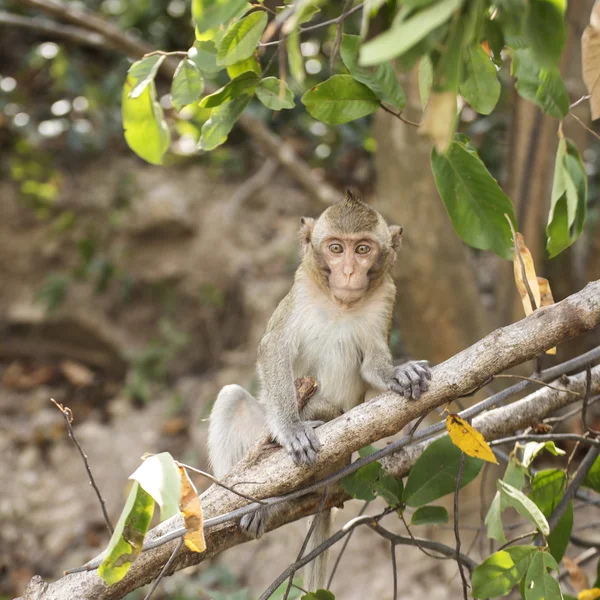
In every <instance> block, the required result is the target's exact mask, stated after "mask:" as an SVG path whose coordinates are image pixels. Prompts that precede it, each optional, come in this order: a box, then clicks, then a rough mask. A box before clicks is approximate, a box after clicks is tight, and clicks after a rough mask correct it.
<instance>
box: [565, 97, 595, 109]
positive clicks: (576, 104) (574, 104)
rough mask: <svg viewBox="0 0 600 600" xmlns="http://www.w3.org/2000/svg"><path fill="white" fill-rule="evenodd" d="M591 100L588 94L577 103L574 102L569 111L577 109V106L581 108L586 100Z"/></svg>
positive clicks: (576, 101)
mask: <svg viewBox="0 0 600 600" xmlns="http://www.w3.org/2000/svg"><path fill="white" fill-rule="evenodd" d="M589 99H590V95H589V94H586V95H585V96H581V98H579V100H575V102H573V104H571V105H570V106H569V109H571V108H575V107H576V106H579V105H580V104H581V103H582V102H585V101H586V100H589Z"/></svg>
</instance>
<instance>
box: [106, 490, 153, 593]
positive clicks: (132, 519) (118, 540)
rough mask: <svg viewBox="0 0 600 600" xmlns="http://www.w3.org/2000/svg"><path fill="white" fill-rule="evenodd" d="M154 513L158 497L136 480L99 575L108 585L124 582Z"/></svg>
mask: <svg viewBox="0 0 600 600" xmlns="http://www.w3.org/2000/svg"><path fill="white" fill-rule="evenodd" d="M153 512H154V500H153V499H152V496H150V494H148V493H147V492H145V491H144V490H143V489H142V487H141V486H140V484H139V483H138V482H137V481H135V482H134V483H133V486H132V487H131V490H130V491H129V496H127V501H126V502H125V507H124V508H123V512H121V516H120V517H119V521H118V522H117V525H116V527H115V531H114V533H113V534H112V537H111V538H110V542H109V543H108V548H107V549H106V558H105V559H104V560H103V561H102V564H101V565H100V567H98V575H99V576H100V577H101V578H102V579H103V580H104V582H105V583H107V584H108V585H113V584H114V583H117V582H118V581H121V579H123V577H125V574H126V573H127V571H128V570H129V567H130V566H131V563H132V562H133V561H134V560H135V559H136V558H137V557H138V556H139V554H140V552H141V551H142V546H143V544H144V537H145V535H146V532H147V531H148V526H149V525H150V520H151V519H152V514H153Z"/></svg>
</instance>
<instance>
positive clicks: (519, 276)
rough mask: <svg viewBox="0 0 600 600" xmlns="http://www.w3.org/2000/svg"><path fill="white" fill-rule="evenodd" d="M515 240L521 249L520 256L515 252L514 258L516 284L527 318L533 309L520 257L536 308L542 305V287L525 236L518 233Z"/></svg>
mask: <svg viewBox="0 0 600 600" xmlns="http://www.w3.org/2000/svg"><path fill="white" fill-rule="evenodd" d="M515 238H516V239H515V242H516V245H517V248H518V249H519V254H517V252H516V251H515V253H514V258H513V266H514V271H515V283H516V284H517V290H519V294H520V295H521V302H522V303H523V308H524V309H525V316H528V315H530V314H531V313H532V312H533V307H532V306H531V300H530V299H529V294H528V293H527V287H526V286H525V281H524V280H523V267H522V266H521V261H520V260H519V255H520V256H521V258H522V259H523V264H524V265H525V277H526V279H527V283H529V287H530V288H531V292H532V293H533V298H534V300H535V304H536V308H539V307H540V305H541V295H540V287H539V284H538V280H537V276H536V274H535V266H534V264H533V257H532V256H531V252H529V248H527V246H526V245H525V240H524V239H523V236H522V235H521V234H520V233H516V234H515Z"/></svg>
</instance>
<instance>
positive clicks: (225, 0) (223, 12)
mask: <svg viewBox="0 0 600 600" xmlns="http://www.w3.org/2000/svg"><path fill="white" fill-rule="evenodd" d="M246 4H247V0H192V16H193V18H194V21H195V23H196V29H197V30H198V31H200V32H202V31H207V30H210V29H214V28H216V27H220V26H221V25H226V24H227V23H228V21H229V20H230V19H232V18H233V17H234V16H235V15H237V14H238V13H239V12H240V11H241V10H242V9H243V8H244V6H246Z"/></svg>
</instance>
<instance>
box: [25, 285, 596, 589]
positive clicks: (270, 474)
mask: <svg viewBox="0 0 600 600" xmlns="http://www.w3.org/2000/svg"><path fill="white" fill-rule="evenodd" d="M599 323H600V281H597V282H593V283H590V284H588V285H587V286H586V287H585V288H584V289H583V290H582V291H580V292H578V293H576V294H573V295H572V296H569V297H568V298H566V299H565V300H563V301H562V302H559V303H558V304H555V305H553V306H549V307H547V308H542V309H539V310H537V311H535V312H534V313H533V314H531V315H530V316H529V317H527V318H525V319H523V320H522V321H519V322H517V323H514V324H512V325H509V326H507V327H504V328H502V329H498V330H496V331H494V332H492V333H491V334H489V335H488V336H486V337H485V338H484V339H483V340H481V341H479V342H477V343H476V344H474V345H473V346H471V347H470V348H467V349H466V350H464V351H462V352H460V353H459V354H457V355H455V356H453V357H452V358H450V359H449V360H447V361H445V362H444V363H442V364H440V365H438V366H436V367H434V369H433V378H432V381H431V386H430V389H429V390H428V391H427V392H426V393H425V394H424V395H423V396H422V398H421V400H419V401H418V402H407V401H405V400H404V399H402V398H401V397H400V396H398V395H396V394H394V393H391V392H389V393H385V394H382V395H380V396H378V397H376V398H374V399H373V400H371V401H370V402H367V403H364V404H361V405H360V406H357V407H356V408H354V409H352V410H351V411H349V412H348V413H346V414H345V415H343V416H342V417H340V418H338V419H335V420H333V421H330V422H329V423H326V424H325V425H323V426H322V427H320V428H319V429H318V430H317V434H318V436H319V439H320V441H321V443H322V449H321V452H320V454H319V461H318V463H317V464H316V465H315V466H313V467H307V466H296V465H294V463H293V461H292V459H291V457H290V456H288V455H287V454H286V453H285V451H283V450H282V449H279V448H276V447H274V446H270V447H266V448H264V450H263V452H262V453H260V454H257V453H254V454H252V453H251V455H249V456H248V457H247V458H246V459H244V460H242V461H241V462H240V463H239V464H238V465H237V466H236V467H235V468H234V469H233V470H232V472H231V473H230V474H229V475H228V477H227V478H226V482H227V484H228V485H230V486H232V485H236V487H237V485H239V486H242V485H243V486H244V492H245V493H246V494H247V495H251V496H255V497H257V498H268V497H271V496H276V495H281V494H283V493H285V492H287V491H289V490H292V489H298V488H301V487H303V486H307V484H308V482H309V481H310V480H311V479H314V478H315V476H317V477H318V476H319V475H322V474H323V473H324V472H326V470H327V467H328V465H331V464H333V463H335V462H338V461H341V460H342V459H345V458H346V457H347V456H349V455H350V454H351V453H352V452H354V451H356V450H358V449H360V448H362V447H363V446H366V445H367V444H370V443H372V442H374V441H377V440H379V439H381V438H383V437H387V436H389V435H392V434H394V433H396V432H397V431H399V430H400V429H402V428H403V427H405V426H406V425H407V424H408V423H410V422H411V421H412V420H413V419H415V418H417V417H419V416H420V415H421V414H424V413H428V412H430V411H431V410H433V409H435V408H437V407H438V406H442V405H444V404H447V403H448V402H450V401H452V399H454V398H456V397H458V396H460V395H461V394H464V393H466V392H468V391H469V390H471V389H473V388H475V387H477V386H478V385H481V384H482V383H483V382H485V381H486V380H488V379H489V378H490V377H491V376H492V375H495V374H497V373H499V372H502V371H504V370H506V369H508V368H510V367H513V366H515V365H517V364H521V363H523V362H525V361H527V360H531V359H532V358H535V357H536V356H537V355H538V354H540V353H541V352H544V351H545V350H546V349H548V348H551V347H553V346H556V345H558V344H560V343H561V342H563V341H565V340H566V339H569V338H571V337H574V336H576V335H579V334H582V333H584V332H586V331H589V330H591V329H593V328H595V327H597V326H598V324H599ZM524 383H527V384H528V385H531V384H529V382H524ZM519 385H520V384H519ZM557 385H561V383H560V382H557ZM564 387H565V388H568V389H570V390H571V391H578V392H581V393H583V392H584V391H585V373H584V374H581V375H579V376H574V377H571V378H569V380H568V383H567V384H566V385H564ZM591 387H592V389H591V392H592V393H597V392H598V390H600V367H595V368H594V369H592V380H591ZM574 401H575V400H574V398H573V395H572V394H568V393H565V392H563V391H558V390H553V389H549V388H543V389H540V390H538V391H536V392H534V393H533V394H531V395H530V396H528V397H526V398H524V399H522V400H519V401H517V402H515V403H513V404H511V405H508V406H502V407H500V408H497V409H495V410H493V411H490V412H488V413H486V414H483V415H480V416H479V417H478V418H476V419H474V421H473V425H474V427H476V428H477V429H479V431H481V432H482V433H483V435H484V436H485V437H486V438H488V439H495V438H498V437H502V436H505V435H507V434H508V433H511V432H514V431H515V430H516V429H518V428H520V427H524V426H527V425H529V424H531V423H532V422H538V421H539V420H541V419H542V418H544V417H545V416H547V415H548V414H550V413H551V412H553V411H554V410H556V409H557V408H560V407H562V406H566V405H567V404H570V403H572V402H574ZM465 412H466V411H465ZM429 443H430V441H424V442H421V443H420V444H415V445H413V446H410V447H407V448H405V449H404V450H403V451H402V452H400V453H398V454H397V455H395V456H394V457H388V458H386V459H385V461H384V463H385V465H384V466H385V467H386V468H389V470H390V471H391V472H392V474H394V475H395V476H398V475H403V474H406V472H408V470H409V469H410V467H411V466H412V464H414V461H415V460H416V458H417V457H418V456H419V454H420V453H421V452H422V451H423V449H424V448H425V447H427V445H428V444H429ZM250 482H265V483H262V484H261V483H250ZM328 489H329V496H328V499H327V505H326V507H327V506H333V505H336V504H339V503H341V502H343V501H344V500H345V499H346V496H345V495H344V494H343V492H342V491H341V489H340V487H339V486H335V485H333V484H332V485H331V486H330V485H329V484H328ZM319 500H320V495H319V494H311V495H308V496H304V497H302V498H300V499H299V500H298V501H297V502H295V503H294V506H293V508H292V510H291V512H290V513H289V515H287V516H284V517H280V518H279V519H278V520H277V521H275V522H274V523H273V528H275V527H278V526H280V525H282V524H284V523H285V522H288V521H291V520H296V519H298V518H300V517H302V516H305V515H308V514H311V513H313V512H314V511H315V510H316V508H317V506H318V503H319ZM202 504H203V510H204V514H205V516H206V518H207V523H206V525H208V523H209V522H210V520H213V523H214V522H215V521H217V519H215V517H216V516H217V515H220V514H223V513H227V512H229V511H232V510H234V509H238V508H240V507H242V506H243V505H244V500H243V499H241V498H240V497H239V496H237V495H234V494H232V493H231V492H228V491H227V490H224V489H222V488H220V487H217V486H212V487H211V488H209V489H208V490H207V491H206V492H205V493H204V494H203V495H202ZM230 518H231V517H230ZM181 527H182V519H181V518H180V517H179V516H177V517H173V518H171V519H169V520H167V521H165V522H164V523H161V524H160V525H158V526H157V527H155V528H154V529H153V530H152V531H151V532H149V534H148V540H149V541H152V540H155V539H157V538H159V537H160V536H163V535H165V534H167V533H169V532H172V531H174V530H177V529H178V528H181ZM206 538H207V545H208V550H207V551H206V552H204V553H202V554H195V553H192V552H190V551H189V550H188V549H187V548H183V549H182V551H181V552H180V553H179V554H178V556H177V558H176V559H175V561H174V562H173V564H172V566H171V568H170V572H173V571H175V570H179V569H183V568H185V567H187V566H190V565H193V564H198V563H200V562H202V561H204V560H206V559H207V558H210V557H212V556H214V555H215V554H217V553H219V552H221V551H223V550H225V549H227V548H229V547H231V546H233V545H236V544H240V543H242V542H244V541H246V539H247V538H245V537H244V535H243V534H242V533H241V532H240V531H239V529H238V527H237V523H234V522H227V523H220V524H218V525H214V526H212V527H210V528H207V531H206ZM173 548H174V543H173V542H171V543H169V544H165V545H163V546H160V547H159V548H155V549H153V550H151V551H148V552H145V553H143V554H142V555H141V556H140V557H139V558H138V559H137V560H136V561H135V562H134V563H133V565H132V567H131V569H130V570H129V572H128V574H127V575H126V577H125V578H124V579H123V580H122V581H120V582H119V583H117V584H115V585H113V586H110V587H109V586H106V585H105V584H104V582H103V581H102V580H101V579H100V578H99V577H98V575H97V574H96V573H95V572H86V573H77V574H75V575H70V576H67V577H63V578H61V579H59V580H58V581H56V582H54V583H52V584H46V583H44V582H43V581H42V580H41V578H39V577H35V578H34V579H32V580H31V582H30V584H29V586H28V588H27V590H26V592H25V594H24V596H23V598H24V599H27V600H30V599H34V598H35V599H36V600H42V599H43V600H59V599H61V598H65V597H76V598H79V599H81V600H84V599H86V598H90V599H91V598H98V597H102V598H103V600H111V599H116V598H122V597H124V596H125V595H126V594H127V593H129V592H131V591H132V590H134V589H137V588H139V587H141V586H142V585H144V584H146V583H148V582H149V581H152V580H153V579H154V578H155V577H156V576H157V574H158V573H159V571H160V569H161V568H162V566H163V565H164V564H165V563H166V562H167V560H168V559H169V557H170V556H171V553H172V551H173Z"/></svg>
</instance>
